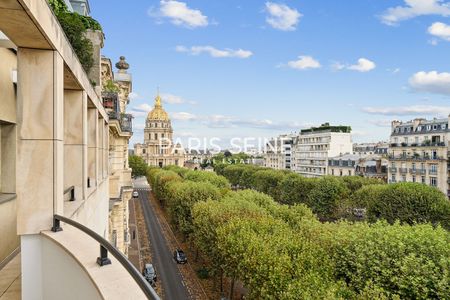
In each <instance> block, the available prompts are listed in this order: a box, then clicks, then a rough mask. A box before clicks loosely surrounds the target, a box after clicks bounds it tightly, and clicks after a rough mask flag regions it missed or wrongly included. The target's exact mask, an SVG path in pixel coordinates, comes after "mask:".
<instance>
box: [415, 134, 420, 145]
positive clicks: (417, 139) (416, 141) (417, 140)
mask: <svg viewBox="0 0 450 300" xmlns="http://www.w3.org/2000/svg"><path fill="white" fill-rule="evenodd" d="M414 142H415V143H416V144H418V143H419V137H418V136H416V137H415V139H414Z"/></svg>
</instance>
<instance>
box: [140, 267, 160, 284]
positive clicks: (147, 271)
mask: <svg viewBox="0 0 450 300" xmlns="http://www.w3.org/2000/svg"><path fill="white" fill-rule="evenodd" d="M142 275H143V276H144V278H145V279H146V280H147V281H148V282H149V283H150V284H153V283H154V282H156V279H157V277H156V271H155V267H153V265H152V264H145V268H144V271H143V272H142Z"/></svg>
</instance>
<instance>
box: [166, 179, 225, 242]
mask: <svg viewBox="0 0 450 300" xmlns="http://www.w3.org/2000/svg"><path fill="white" fill-rule="evenodd" d="M166 172H171V171H166ZM177 176H178V175H177ZM167 193H168V195H167V198H168V201H167V202H168V203H167V206H168V209H169V214H170V216H171V219H172V222H173V223H174V224H175V225H176V226H177V228H178V230H179V231H180V232H181V233H183V234H184V235H185V236H186V237H187V236H189V235H190V234H191V233H192V232H193V223H192V214H191V209H192V207H193V206H194V204H195V203H196V202H199V201H207V200H209V199H211V200H218V199H220V197H221V195H220V192H219V189H218V188H217V187H215V186H214V185H212V184H211V183H209V182H193V181H183V182H177V183H176V184H170V185H169V186H168V190H167Z"/></svg>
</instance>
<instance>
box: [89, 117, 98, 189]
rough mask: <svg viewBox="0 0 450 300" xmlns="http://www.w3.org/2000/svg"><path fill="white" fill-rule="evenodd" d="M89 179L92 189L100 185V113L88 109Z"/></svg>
mask: <svg viewBox="0 0 450 300" xmlns="http://www.w3.org/2000/svg"><path fill="white" fill-rule="evenodd" d="M87 112H88V113H87V123H88V126H87V127H88V132H87V135H88V136H87V137H88V139H87V140H88V149H87V150H88V162H87V163H88V177H89V179H90V184H91V188H92V187H94V186H96V185H97V184H98V180H97V178H98V153H97V144H98V128H97V126H98V122H97V120H98V111H97V109H96V108H88V111H87Z"/></svg>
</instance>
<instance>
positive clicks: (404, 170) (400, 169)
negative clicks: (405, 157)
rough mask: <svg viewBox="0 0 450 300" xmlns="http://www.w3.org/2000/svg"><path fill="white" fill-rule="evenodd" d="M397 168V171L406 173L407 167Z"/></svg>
mask: <svg viewBox="0 0 450 300" xmlns="http://www.w3.org/2000/svg"><path fill="white" fill-rule="evenodd" d="M398 170H399V172H400V173H401V174H406V173H408V169H407V168H399V169H398Z"/></svg>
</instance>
